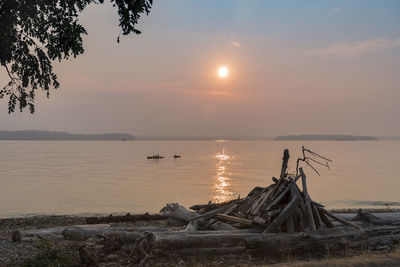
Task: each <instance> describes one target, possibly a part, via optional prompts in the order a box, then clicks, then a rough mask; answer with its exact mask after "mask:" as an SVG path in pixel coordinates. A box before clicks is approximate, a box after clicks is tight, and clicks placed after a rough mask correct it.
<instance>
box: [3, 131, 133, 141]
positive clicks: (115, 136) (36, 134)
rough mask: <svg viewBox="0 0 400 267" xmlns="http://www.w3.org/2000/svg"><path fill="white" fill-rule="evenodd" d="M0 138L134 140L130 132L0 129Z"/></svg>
mask: <svg viewBox="0 0 400 267" xmlns="http://www.w3.org/2000/svg"><path fill="white" fill-rule="evenodd" d="M0 140H104V141H112V140H135V137H134V136H132V135H130V134H120V133H110V134H73V133H67V132H51V131H0Z"/></svg>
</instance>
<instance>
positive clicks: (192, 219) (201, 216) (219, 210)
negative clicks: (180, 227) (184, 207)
mask: <svg viewBox="0 0 400 267" xmlns="http://www.w3.org/2000/svg"><path fill="white" fill-rule="evenodd" d="M232 207H236V203H231V204H229V205H228V207H222V208H219V209H215V210H211V211H209V212H206V213H204V214H202V215H199V216H197V217H193V218H191V219H190V220H189V222H191V221H194V220H198V219H201V218H205V217H210V218H212V217H214V216H215V215H217V213H220V212H222V211H224V210H226V209H230V208H232Z"/></svg>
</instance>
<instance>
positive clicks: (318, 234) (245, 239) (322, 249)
mask: <svg viewBox="0 0 400 267" xmlns="http://www.w3.org/2000/svg"><path fill="white" fill-rule="evenodd" d="M109 236H110V237H112V239H111V241H112V244H117V245H118V244H119V243H120V242H118V237H119V235H118V234H108V235H103V236H102V238H101V242H102V244H104V243H105V240H106V239H107V238H108V237H109ZM399 238H400V227H394V226H379V227H375V228H368V229H366V230H364V231H360V230H356V229H351V228H332V229H324V230H318V231H313V232H308V233H292V234H286V233H285V234H275V233H274V234H259V233H246V232H239V231H236V232H225V233H223V234H221V233H218V232H217V233H215V232H210V231H209V232H206V233H205V232H194V233H182V232H177V233H173V234H172V233H166V232H159V233H142V235H141V236H140V237H136V239H132V240H128V241H127V239H126V237H125V238H124V237H121V238H120V240H121V241H123V243H124V242H125V244H127V242H130V243H133V244H135V246H136V247H137V249H136V250H137V251H136V252H135V253H134V256H135V261H136V262H137V263H140V262H141V263H143V262H144V261H145V259H147V258H148V257H149V255H150V254H151V253H152V250H153V251H157V252H156V253H157V255H158V256H163V255H164V256H168V257H169V256H171V255H179V256H199V255H203V256H208V255H218V254H229V253H235V254H243V253H246V254H252V255H255V256H263V257H282V256H287V255H302V256H304V255H313V256H318V255H325V254H327V253H329V254H346V253H348V252H349V250H375V249H382V248H388V249H390V248H393V247H394V246H396V245H398V244H399V240H400V239H399ZM90 240H92V239H90ZM90 240H89V241H90ZM115 240H117V242H116V241H115ZM141 241H143V242H144V246H143V247H144V251H142V250H140V249H139V248H140V247H141V246H139V245H138V243H140V242H141ZM89 243H90V247H92V246H93V244H92V243H91V241H90V242H89ZM103 247H104V245H103ZM109 247H110V246H109ZM111 247H112V246H111ZM87 250H88V249H87ZM89 250H90V249H89ZM91 251H93V250H91Z"/></svg>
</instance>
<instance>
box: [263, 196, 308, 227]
mask: <svg viewBox="0 0 400 267" xmlns="http://www.w3.org/2000/svg"><path fill="white" fill-rule="evenodd" d="M299 204H300V199H299V198H298V197H297V196H294V197H293V199H292V200H291V201H290V202H289V203H288V204H287V205H286V207H285V208H284V209H283V210H282V211H281V213H280V214H279V215H278V217H276V218H275V219H274V220H273V221H272V223H271V224H270V225H269V226H268V227H267V229H265V231H264V233H272V232H275V231H276V230H277V229H278V228H279V226H281V225H282V224H283V223H284V222H285V221H286V220H287V218H289V216H290V215H292V213H293V212H294V211H295V209H297V207H298V206H299Z"/></svg>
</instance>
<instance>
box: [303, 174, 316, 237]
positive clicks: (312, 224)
mask: <svg viewBox="0 0 400 267" xmlns="http://www.w3.org/2000/svg"><path fill="white" fill-rule="evenodd" d="M299 171H300V176H301V181H302V184H303V194H304V198H305V203H306V216H307V228H309V229H310V230H312V231H315V230H316V229H317V227H316V226H315V221H314V216H313V213H312V209H311V202H310V196H309V195H308V190H307V182H306V175H305V174H304V171H303V168H299Z"/></svg>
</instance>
